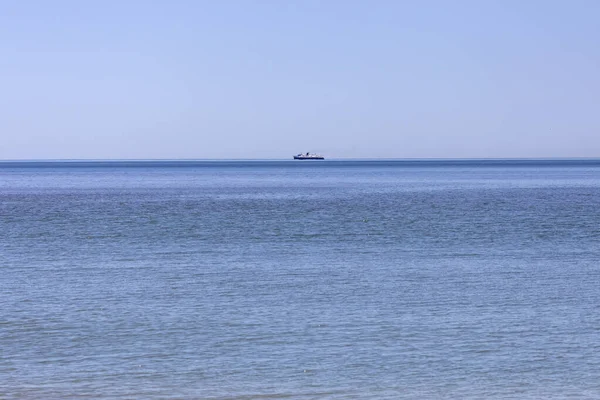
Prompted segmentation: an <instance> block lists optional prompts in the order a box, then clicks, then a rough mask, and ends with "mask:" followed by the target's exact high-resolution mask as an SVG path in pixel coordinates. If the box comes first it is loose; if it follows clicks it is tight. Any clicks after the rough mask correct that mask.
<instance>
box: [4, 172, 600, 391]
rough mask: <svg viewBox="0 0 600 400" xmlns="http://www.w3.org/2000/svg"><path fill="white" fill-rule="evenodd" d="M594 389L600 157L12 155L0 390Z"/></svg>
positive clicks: (598, 346)
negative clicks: (99, 158) (84, 158)
mask: <svg viewBox="0 0 600 400" xmlns="http://www.w3.org/2000/svg"><path fill="white" fill-rule="evenodd" d="M569 397H572V398H578V399H580V398H590V399H591V398H600V161H598V160H571V161H569V160H559V161H556V160H555V161H539V160H538V161H515V160H513V161H510V160H509V161H502V160H496V161H477V160H475V161H443V160H442V161H328V160H327V161H297V162H294V161H231V162H225V161H214V162H209V161H202V162H193V161H189V162H175V161H174V162H153V161H147V162H2V163H0V398H2V399H67V398H77V399H82V398H86V399H96V398H99V399H100V398H106V399H108V398H110V399H164V398H173V399H279V398H287V399H398V398H406V399H422V398H449V399H450V398H451V399H455V398H461V399H469V398H472V399H481V398H489V399H497V398H519V399H522V398H536V399H537V398H561V399H563V398H569Z"/></svg>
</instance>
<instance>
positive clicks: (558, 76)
mask: <svg viewBox="0 0 600 400" xmlns="http://www.w3.org/2000/svg"><path fill="white" fill-rule="evenodd" d="M0 56H1V57H0V138H1V141H0V159H47V158H50V159H52V158H70V159H73V158H77V159H79V158H289V157H291V155H292V154H294V153H297V152H300V151H302V152H306V151H311V152H320V153H324V154H325V155H327V156H330V157H368V158H371V157H390V158H407V157H418V158H421V157H435V158H438V157H443V158H445V157H476V158H477V157H600V1H596V0H589V1H581V0H574V1H567V0H561V1H547V0H539V1H534V0H530V1H527V0H514V1H510V0H506V1H479V0H474V1H459V0H454V1H447V0H440V1H417V0H413V1H401V0H390V1H384V0H374V1H366V0H365V1H347V0H339V1H336V0H329V1H328V0H321V1H311V0H306V1H282V0H255V1H241V0H240V1H228V0H223V1H212V0H211V1H208V0H207V1H200V0H179V1H178V0H173V1H167V0H164V1H145V0H132V1H126V0H124V1H112V0H102V1H101V0H98V1H79V0H77V1H75V0H73V1H62V0H54V1H45V0H39V1H28V0H5V1H1V2H0Z"/></svg>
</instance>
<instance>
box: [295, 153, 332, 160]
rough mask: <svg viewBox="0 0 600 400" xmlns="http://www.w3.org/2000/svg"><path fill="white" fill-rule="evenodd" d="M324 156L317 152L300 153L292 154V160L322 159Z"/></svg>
mask: <svg viewBox="0 0 600 400" xmlns="http://www.w3.org/2000/svg"><path fill="white" fill-rule="evenodd" d="M324 159H325V157H323V156H321V155H319V154H311V153H300V154H296V155H295V156H294V160H324Z"/></svg>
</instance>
